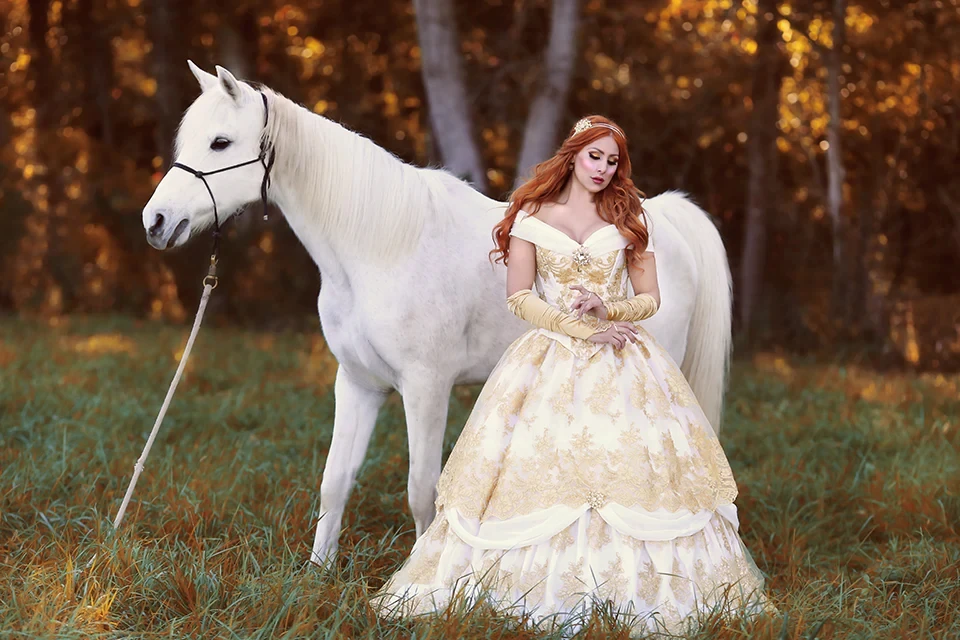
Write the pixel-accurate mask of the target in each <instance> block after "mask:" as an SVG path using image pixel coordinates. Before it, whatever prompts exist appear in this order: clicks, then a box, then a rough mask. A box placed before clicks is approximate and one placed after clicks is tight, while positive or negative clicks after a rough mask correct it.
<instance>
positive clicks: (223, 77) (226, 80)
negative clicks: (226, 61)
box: [217, 65, 243, 103]
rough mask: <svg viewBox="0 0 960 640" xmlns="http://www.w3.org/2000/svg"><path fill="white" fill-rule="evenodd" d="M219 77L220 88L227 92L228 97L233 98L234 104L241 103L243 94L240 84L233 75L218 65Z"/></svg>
mask: <svg viewBox="0 0 960 640" xmlns="http://www.w3.org/2000/svg"><path fill="white" fill-rule="evenodd" d="M217 77H218V78H220V86H221V87H223V90H224V91H226V92H227V95H228V96H230V97H231V98H233V101H234V102H237V103H239V102H240V98H241V97H242V96H243V92H242V90H241V89H240V83H239V82H238V81H237V79H236V78H234V77H233V74H232V73H230V72H229V71H227V70H226V69H224V68H223V67H221V66H220V65H217Z"/></svg>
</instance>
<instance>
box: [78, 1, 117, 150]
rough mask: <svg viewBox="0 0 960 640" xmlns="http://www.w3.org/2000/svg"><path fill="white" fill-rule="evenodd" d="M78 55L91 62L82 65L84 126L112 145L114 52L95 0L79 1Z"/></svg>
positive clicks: (88, 132) (106, 143) (105, 144)
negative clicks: (98, 14) (111, 104)
mask: <svg viewBox="0 0 960 640" xmlns="http://www.w3.org/2000/svg"><path fill="white" fill-rule="evenodd" d="M76 24H77V30H76V36H75V37H76V38H77V39H78V40H79V42H80V46H79V47H78V48H77V50H76V53H77V55H82V56H85V57H87V58H88V59H89V61H90V63H89V64H85V65H82V66H83V74H84V78H83V89H84V94H83V95H84V103H85V107H84V110H85V111H89V112H90V113H85V114H84V118H83V120H84V122H85V129H86V131H87V134H88V135H90V136H91V137H92V138H98V139H99V140H100V141H101V142H102V143H103V145H104V147H106V148H107V149H110V148H112V147H113V141H114V135H113V120H112V118H111V117H110V102H111V99H110V91H111V90H112V89H113V54H112V51H111V49H110V34H109V29H108V27H107V25H106V23H105V22H104V21H103V19H102V17H100V18H99V19H98V16H97V15H96V10H95V7H94V2H93V0H79V2H77V8H76Z"/></svg>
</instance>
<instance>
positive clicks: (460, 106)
mask: <svg viewBox="0 0 960 640" xmlns="http://www.w3.org/2000/svg"><path fill="white" fill-rule="evenodd" d="M413 7H414V11H415V12H416V20H417V35H418V38H419V40H420V59H421V64H422V69H423V71H422V73H423V84H424V88H425V89H426V94H427V104H428V110H429V112H430V122H431V126H432V129H433V135H434V136H435V138H436V140H437V146H438V147H439V148H440V157H441V160H442V161H443V164H444V166H445V167H447V168H448V169H450V170H451V171H453V173H455V174H456V175H458V176H460V177H462V178H465V179H467V180H469V181H470V182H471V183H472V184H473V185H474V186H475V187H476V188H477V189H479V190H480V191H484V192H485V191H487V175H486V172H485V171H484V165H483V159H482V157H481V155H480V148H479V146H478V145H477V142H476V139H475V138H474V136H473V124H472V120H473V118H472V117H471V109H470V105H469V104H468V103H467V91H466V83H465V79H464V73H463V55H462V54H461V52H460V46H459V36H458V35H457V25H456V20H455V19H454V13H453V2H452V0H414V1H413Z"/></svg>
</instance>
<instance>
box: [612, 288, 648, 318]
mask: <svg viewBox="0 0 960 640" xmlns="http://www.w3.org/2000/svg"><path fill="white" fill-rule="evenodd" d="M605 306H606V307H607V320H611V321H626V322H639V321H640V320H646V319H647V318H649V317H650V316H652V315H653V314H655V313H656V312H657V308H658V305H657V300H656V298H654V297H653V296H652V295H650V294H649V293H641V294H639V295H636V296H633V297H632V298H630V299H628V300H620V301H619V302H608V303H607V304H606V305H605Z"/></svg>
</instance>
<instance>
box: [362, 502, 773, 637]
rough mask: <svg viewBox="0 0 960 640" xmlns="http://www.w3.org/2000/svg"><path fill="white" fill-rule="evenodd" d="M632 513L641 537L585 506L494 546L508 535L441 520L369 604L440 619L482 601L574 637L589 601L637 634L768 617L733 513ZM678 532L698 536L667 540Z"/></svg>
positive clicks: (449, 516) (388, 613)
mask: <svg viewBox="0 0 960 640" xmlns="http://www.w3.org/2000/svg"><path fill="white" fill-rule="evenodd" d="M606 508H607V509H609V507H606ZM608 513H609V512H608ZM638 515H639V517H647V518H648V521H647V522H644V523H643V529H642V530H641V531H639V532H636V531H633V532H635V533H640V535H641V537H636V536H633V535H630V534H627V533H624V532H623V529H621V528H620V526H615V525H612V524H610V523H609V522H608V521H607V519H606V517H605V516H604V515H602V514H601V513H600V512H598V511H596V510H594V509H592V508H587V509H586V510H583V511H582V512H580V513H579V515H576V517H575V518H574V519H573V521H572V522H570V523H569V524H567V525H565V526H563V527H562V528H561V529H560V530H559V531H558V532H555V533H554V534H553V535H547V536H542V535H541V536H537V537H536V539H535V540H533V542H532V543H530V544H524V545H521V546H516V547H512V548H502V547H503V546H504V543H503V542H501V540H500V538H499V535H501V534H504V539H506V538H510V537H511V532H509V531H502V530H498V529H497V528H496V527H490V526H488V525H489V524H490V523H484V524H480V523H479V521H477V520H474V519H470V518H463V517H462V516H460V515H459V514H456V513H444V512H441V513H439V514H438V515H437V519H436V520H435V521H434V523H433V525H431V527H430V528H429V529H428V530H427V531H426V532H425V533H424V535H423V536H421V537H420V539H419V540H418V541H417V543H416V545H415V546H414V549H413V552H412V554H411V556H410V559H409V560H408V561H407V563H406V564H404V566H403V567H402V568H401V569H400V571H398V572H397V573H396V574H395V575H394V576H393V578H391V580H390V581H389V582H388V583H387V584H386V585H385V586H384V587H383V589H382V590H381V591H380V593H379V594H378V597H377V599H376V605H377V607H378V609H379V611H380V614H381V615H382V616H384V617H388V618H390V617H410V616H416V615H423V614H430V613H433V612H436V611H442V610H443V609H444V608H445V607H447V606H448V605H449V604H450V602H451V600H452V599H454V598H455V597H458V596H459V597H461V598H463V600H464V602H468V603H472V602H475V601H477V600H479V599H483V600H484V601H485V602H487V603H488V604H490V605H491V606H492V607H493V608H495V609H496V610H499V611H502V612H505V613H516V612H517V611H523V612H525V613H527V614H530V621H531V622H532V623H536V624H541V625H545V626H547V627H550V626H553V625H557V624H566V625H568V629H569V630H571V631H575V630H576V628H577V626H578V624H579V623H581V622H582V621H583V620H584V619H585V618H586V616H588V615H589V614H590V610H591V607H592V605H593V604H594V603H599V604H602V603H604V602H611V603H614V604H615V605H616V607H615V611H616V615H617V616H618V618H619V619H620V621H621V622H622V623H624V624H626V625H627V626H629V627H630V628H631V630H632V631H634V632H637V633H639V632H643V633H646V632H649V631H656V630H660V631H667V632H670V633H678V632H682V631H684V630H688V629H689V628H690V625H691V624H694V623H695V620H696V614H697V613H698V612H705V613H709V612H711V611H714V610H718V611H720V612H721V613H736V614H737V615H752V614H755V613H759V612H762V611H769V610H771V609H772V608H771V607H770V605H769V603H768V602H767V600H766V598H765V596H764V595H763V583H764V581H763V577H762V575H761V573H760V571H759V570H758V569H757V567H756V565H755V564H754V563H753V560H752V559H751V557H750V554H749V553H748V552H747V550H746V549H745V548H744V546H743V543H742V542H741V541H740V538H739V537H738V536H737V533H736V530H737V524H736V509H735V507H733V505H729V508H726V509H721V511H719V512H717V513H712V514H711V513H704V514H697V516H699V517H691V516H687V517H685V518H675V517H664V516H666V514H638ZM525 518H529V516H521V517H520V518H516V519H514V520H521V521H520V522H511V523H509V524H510V525H512V526H514V527H516V528H517V531H515V532H512V533H513V534H514V535H516V534H519V535H520V536H524V535H530V534H529V532H527V531H525V530H524V529H523V528H522V527H523V525H524V524H526V523H524V522H522V520H523V519H525ZM558 521H559V520H558ZM684 521H685V522H684ZM498 524H502V523H498ZM677 525H680V526H682V527H686V528H685V529H683V530H684V531H688V530H689V529H691V528H695V529H696V531H695V532H694V533H690V534H688V535H682V536H673V537H668V536H671V534H672V533H674V532H676V531H678V530H679V529H677V528H676V527H677ZM539 526H540V527H545V526H547V525H546V520H544V521H543V522H540V523H539ZM484 529H486V531H484ZM471 531H472V532H473V533H471ZM491 535H492V536H493V537H490V536H491ZM656 538H663V539H656Z"/></svg>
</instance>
